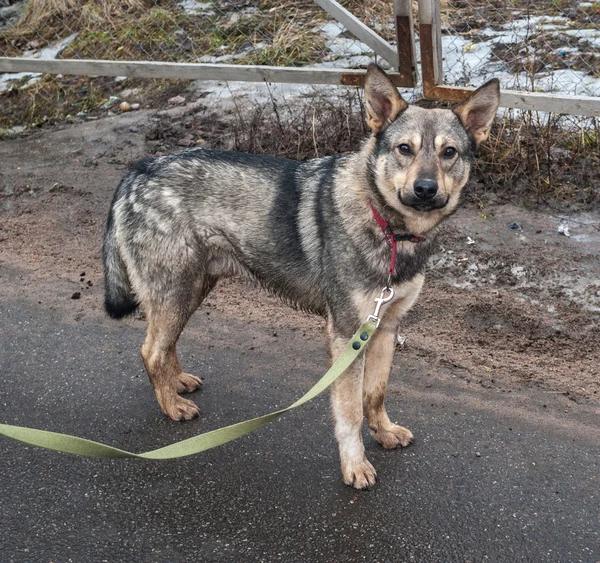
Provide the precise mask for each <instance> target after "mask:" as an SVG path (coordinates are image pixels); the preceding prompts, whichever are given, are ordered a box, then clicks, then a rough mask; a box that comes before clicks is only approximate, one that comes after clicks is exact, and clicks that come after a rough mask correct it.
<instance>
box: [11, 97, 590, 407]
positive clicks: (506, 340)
mask: <svg viewBox="0 0 600 563" xmlns="http://www.w3.org/2000/svg"><path fill="white" fill-rule="evenodd" d="M186 111H188V112H191V113H193V112H195V111H199V110H198V105H197V103H196V105H194V106H190V107H188V108H187V110H186V108H181V107H178V108H176V109H173V110H171V116H172V117H173V119H171V121H170V129H169V131H168V132H166V133H168V134H165V135H161V134H160V131H157V127H160V123H162V122H164V120H165V119H164V118H165V115H168V114H169V112H167V113H165V112H163V113H162V114H161V115H160V116H158V115H157V114H156V113H154V112H148V111H138V112H133V113H127V114H122V115H118V116H114V117H108V118H102V119H98V120H92V121H85V122H80V123H76V124H72V125H69V126H68V127H66V128H62V129H54V130H51V129H46V130H42V131H38V132H37V133H35V134H33V135H31V136H28V137H22V138H16V139H5V140H2V141H0V162H1V163H2V167H1V168H0V266H1V267H0V297H1V298H4V299H12V300H24V301H26V302H29V303H35V304H37V306H39V307H44V308H52V309H55V310H56V311H58V312H62V314H64V316H65V318H66V319H67V320H71V321H72V322H74V323H94V322H98V319H100V318H101V316H102V315H103V314H104V313H103V311H102V291H103V289H102V264H101V245H102V234H103V229H104V224H105V219H106V213H107V209H108V206H109V203H110V198H111V196H112V193H113V191H114V189H115V187H116V185H117V183H118V181H119V179H120V177H121V176H122V175H123V174H124V172H125V170H126V169H127V167H128V165H129V164H130V163H131V162H132V161H134V160H136V159H139V158H141V157H144V156H146V155H148V154H153V153H156V152H157V150H158V149H161V150H164V148H165V147H164V145H165V138H173V139H175V138H177V136H179V138H180V139H186V138H187V137H186V135H187V134H188V132H187V131H188V130H186V129H185V128H184V126H183V125H182V129H181V130H178V129H177V126H176V125H174V123H175V124H176V123H177V119H175V118H176V117H177V116H179V117H181V116H185V115H186ZM157 124H158V125H157ZM157 139H158V140H159V143H157ZM172 144H177V143H172ZM179 148H181V147H179ZM561 224H563V225H567V226H568V229H569V235H570V236H565V234H561V233H560V232H559V231H558V227H559V225H561ZM599 258H600V213H598V212H594V211H579V212H577V211H573V210H571V211H569V212H568V214H566V212H563V213H562V214H561V213H559V212H557V211H555V210H554V211H553V210H549V209H542V208H534V207H529V208H526V207H524V206H523V205H520V204H519V203H518V202H513V203H504V204H498V203H493V202H492V201H491V200H490V201H485V200H483V201H479V204H478V205H475V204H472V203H467V204H464V205H463V207H462V208H461V209H460V210H459V212H458V213H457V214H456V215H455V216H454V217H453V218H451V219H450V220H449V221H448V222H447V224H446V225H445V227H444V230H443V233H442V235H441V237H440V242H439V249H438V251H437V253H436V255H435V256H434V257H433V259H432V260H431V263H430V266H429V270H428V276H427V278H428V279H427V281H426V284H425V288H424V291H423V293H422V296H421V298H420V300H419V301H418V303H417V305H416V306H415V307H414V309H413V310H412V311H411V312H410V313H409V314H408V316H407V317H406V318H405V319H404V321H403V322H402V326H401V329H400V334H401V335H402V336H403V337H404V338H405V342H404V344H403V345H399V346H398V351H397V355H398V356H399V357H398V358H397V360H396V361H397V362H401V361H402V358H405V359H407V360H410V361H413V362H415V361H416V362H418V363H420V365H422V366H423V376H429V377H431V378H432V381H434V380H435V379H436V378H438V379H443V378H448V377H456V378H460V379H461V380H463V382H465V383H468V384H470V385H474V386H484V387H488V388H493V389H497V390H498V391H499V392H512V391H513V390H516V389H519V388H521V389H522V388H524V387H540V388H544V389H545V390H549V391H553V392H556V393H562V394H565V395H567V396H568V397H569V398H570V399H572V400H573V401H576V402H592V403H595V404H598V402H600V393H599V391H600V374H599V371H600V345H599V344H600V260H599ZM77 293H79V298H76V297H75V295H76V294H77ZM196 315H211V318H214V316H218V317H222V318H223V319H226V318H231V317H233V318H237V319H241V320H243V321H244V322H246V323H251V324H257V325H260V326H263V327H265V328H268V329H269V330H268V331H267V333H268V334H269V337H271V336H270V335H271V334H273V333H277V330H278V329H279V328H282V327H286V328H293V329H294V332H295V333H296V334H297V333H298V332H300V333H304V334H306V333H310V332H311V331H314V329H315V328H317V327H322V326H323V321H322V320H321V319H319V318H317V317H313V316H311V315H308V314H305V313H302V312H298V311H295V310H293V309H291V308H289V307H287V306H285V305H283V304H281V303H280V302H279V301H278V300H277V299H275V298H273V297H271V296H268V295H265V294H264V293H263V292H261V291H260V290H259V289H257V288H254V287H251V286H249V285H248V283H247V282H245V281H243V280H238V279H231V280H225V281H223V282H221V283H220V284H219V285H218V287H217V289H216V290H215V291H214V292H213V293H212V294H211V295H210V296H209V298H208V299H207V300H206V302H205V303H204V304H203V305H202V307H201V308H200V309H199V311H198V312H197V313H196ZM127 322H132V323H141V322H142V320H141V319H133V320H131V321H127ZM289 334H291V333H290V331H285V330H283V331H282V332H281V333H280V334H279V338H289V339H290V342H289V344H290V348H291V347H292V346H293V344H294V343H293V342H292V337H291V336H286V335H289ZM241 337H243V335H241ZM265 338H267V337H265ZM250 353H251V352H250ZM442 368H443V369H442ZM448 374H450V375H448Z"/></svg>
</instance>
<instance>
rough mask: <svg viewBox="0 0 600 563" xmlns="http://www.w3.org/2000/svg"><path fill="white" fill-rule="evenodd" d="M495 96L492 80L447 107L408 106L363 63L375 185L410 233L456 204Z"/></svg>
mask: <svg viewBox="0 0 600 563" xmlns="http://www.w3.org/2000/svg"><path fill="white" fill-rule="evenodd" d="M499 101H500V89H499V84H498V80H496V79H494V80H490V81H489V82H487V83H485V84H484V85H483V86H481V87H480V88H479V89H477V90H475V92H473V94H471V96H470V97H469V98H468V99H467V100H466V101H465V102H463V103H461V104H460V105H458V106H457V107H455V108H454V109H453V110H449V109H423V108H420V107H417V106H412V105H411V106H409V105H408V104H407V103H406V102H405V101H404V100H403V99H402V97H401V96H400V94H399V93H398V90H397V89H396V87H395V86H394V85H393V84H392V82H391V81H390V79H389V77H388V76H387V75H386V74H385V72H384V71H383V70H382V69H381V68H379V67H378V66H377V65H375V64H371V65H369V68H368V70H367V76H366V81H365V102H366V109H367V123H368V125H369V127H370V129H371V131H372V132H373V135H374V142H373V144H372V145H371V146H372V147H373V148H372V157H371V158H372V160H371V167H372V171H373V175H374V178H375V184H376V186H377V189H378V191H379V194H380V196H381V197H383V199H384V200H385V203H386V205H387V206H389V207H392V208H393V209H395V210H396V211H398V212H399V213H400V214H401V215H402V217H403V218H404V222H405V224H406V226H407V228H408V229H410V230H411V232H413V233H414V234H425V233H427V232H428V231H429V230H431V229H432V228H434V227H435V226H436V225H437V224H438V223H439V222H440V221H441V220H442V219H443V218H444V217H445V216H447V215H450V214H451V213H452V212H453V211H454V210H455V209H456V206H457V205H458V202H459V198H460V192H461V190H462V188H463V186H464V185H465V184H466V182H467V179H468V177H469V172H470V169H471V165H472V162H473V158H474V156H475V151H476V149H477V147H478V146H479V145H480V144H481V143H482V142H483V141H485V140H486V139H487V138H488V135H489V132H490V128H491V125H492V121H493V120H494V116H495V115H496V111H497V109H498V103H499Z"/></svg>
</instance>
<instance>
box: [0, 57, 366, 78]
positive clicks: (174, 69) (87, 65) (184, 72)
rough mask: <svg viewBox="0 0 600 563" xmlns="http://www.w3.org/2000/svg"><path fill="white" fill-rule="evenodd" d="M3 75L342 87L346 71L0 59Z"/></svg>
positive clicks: (137, 62)
mask: <svg viewBox="0 0 600 563" xmlns="http://www.w3.org/2000/svg"><path fill="white" fill-rule="evenodd" d="M0 72H32V73H35V72H40V73H46V74H77V75H90V76H129V77H132V78H174V79H188V80H223V81H225V80H230V81H244V82H288V83H296V84H298V83H300V84H340V83H341V80H342V77H343V76H344V75H346V74H364V72H365V71H360V70H357V71H355V72H354V71H353V72H351V73H348V71H347V70H344V69H335V68H310V67H299V68H295V67H273V66H250V65H248V66H246V65H230V64H199V63H167V62H153V61H97V60H81V59H55V60H50V61H42V60H39V59H26V58H12V57H0Z"/></svg>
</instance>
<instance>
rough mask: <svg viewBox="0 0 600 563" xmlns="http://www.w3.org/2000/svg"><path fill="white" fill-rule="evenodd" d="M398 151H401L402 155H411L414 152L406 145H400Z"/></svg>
mask: <svg viewBox="0 0 600 563" xmlns="http://www.w3.org/2000/svg"><path fill="white" fill-rule="evenodd" d="M398 150H399V151H400V154H410V153H411V152H412V151H411V150H410V147H409V146H408V145H407V144H406V143H402V144H401V145H398Z"/></svg>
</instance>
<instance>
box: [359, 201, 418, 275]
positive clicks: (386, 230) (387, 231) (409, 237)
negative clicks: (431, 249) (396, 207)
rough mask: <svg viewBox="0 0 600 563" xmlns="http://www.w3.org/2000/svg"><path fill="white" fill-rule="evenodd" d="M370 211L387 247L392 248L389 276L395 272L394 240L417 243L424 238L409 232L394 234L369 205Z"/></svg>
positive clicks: (395, 251)
mask: <svg viewBox="0 0 600 563" xmlns="http://www.w3.org/2000/svg"><path fill="white" fill-rule="evenodd" d="M371 212H372V213H373V217H374V218H375V221H377V224H378V225H379V226H380V227H381V230H382V231H383V234H384V235H385V239H386V241H387V243H388V245H389V247H390V248H391V249H392V258H391V260H390V267H389V268H388V274H389V275H390V276H393V275H394V274H395V273H396V253H397V249H396V242H398V241H401V240H406V241H408V242H414V243H417V242H421V241H423V240H425V237H418V236H416V235H413V234H410V233H409V234H406V235H399V234H396V233H394V231H392V228H391V227H390V224H389V223H388V222H387V221H386V220H385V219H384V218H383V217H382V216H381V215H380V214H379V212H378V211H377V209H375V208H374V207H373V206H372V205H371Z"/></svg>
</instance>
